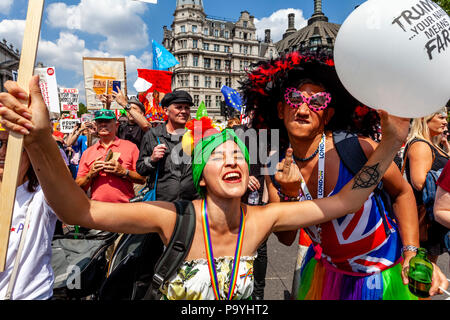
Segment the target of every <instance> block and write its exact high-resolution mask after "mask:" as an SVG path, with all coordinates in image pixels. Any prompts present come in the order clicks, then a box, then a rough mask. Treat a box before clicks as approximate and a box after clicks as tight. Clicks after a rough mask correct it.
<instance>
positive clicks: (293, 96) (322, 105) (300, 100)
mask: <svg viewBox="0 0 450 320" xmlns="http://www.w3.org/2000/svg"><path fill="white" fill-rule="evenodd" d="M284 100H285V101H286V103H287V104H288V105H290V106H291V107H292V108H294V109H298V108H300V107H301V105H302V104H304V103H306V105H307V106H308V107H309V109H311V110H313V111H316V112H317V111H321V110H324V109H326V108H327V107H328V105H329V104H330V102H331V94H329V93H328V92H319V93H316V94H314V95H312V96H311V97H309V98H308V97H305V96H304V95H303V93H302V92H301V91H299V90H297V89H296V88H287V89H286V93H285V95H284Z"/></svg>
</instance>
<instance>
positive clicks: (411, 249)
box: [402, 245, 419, 253]
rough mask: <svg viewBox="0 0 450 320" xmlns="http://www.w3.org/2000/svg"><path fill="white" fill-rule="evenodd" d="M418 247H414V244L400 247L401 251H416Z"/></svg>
mask: <svg viewBox="0 0 450 320" xmlns="http://www.w3.org/2000/svg"><path fill="white" fill-rule="evenodd" d="M418 249H419V248H417V247H415V246H411V245H409V246H403V248H402V253H403V252H405V251H411V252H417V250H418Z"/></svg>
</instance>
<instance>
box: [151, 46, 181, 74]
mask: <svg viewBox="0 0 450 320" xmlns="http://www.w3.org/2000/svg"><path fill="white" fill-rule="evenodd" d="M152 47H153V70H166V71H167V70H168V69H169V68H172V67H173V66H175V65H177V64H179V62H178V60H177V59H176V58H175V57H174V56H173V54H171V53H170V52H169V51H168V50H167V49H166V48H164V46H162V45H160V44H159V43H157V42H156V41H155V40H152Z"/></svg>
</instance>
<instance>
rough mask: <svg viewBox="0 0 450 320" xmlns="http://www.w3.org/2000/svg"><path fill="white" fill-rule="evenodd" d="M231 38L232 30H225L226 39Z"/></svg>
mask: <svg viewBox="0 0 450 320" xmlns="http://www.w3.org/2000/svg"><path fill="white" fill-rule="evenodd" d="M229 38H230V31H228V30H225V39H229Z"/></svg>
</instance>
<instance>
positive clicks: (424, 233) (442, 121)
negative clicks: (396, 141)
mask: <svg viewBox="0 0 450 320" xmlns="http://www.w3.org/2000/svg"><path fill="white" fill-rule="evenodd" d="M445 130H447V109H446V108H442V109H441V110H440V111H438V112H436V113H434V114H432V115H430V116H428V117H424V118H417V119H414V120H413V122H412V125H411V129H410V133H409V135H408V140H407V143H406V148H405V157H406V158H405V173H406V178H407V180H408V182H409V183H410V184H411V186H412V187H413V191H414V196H415V197H416V204H417V206H418V210H419V223H420V225H419V229H420V230H419V231H420V240H421V246H422V247H425V248H426V249H427V250H428V253H429V256H430V259H431V260H432V261H433V262H436V260H437V258H438V256H439V255H440V254H442V253H444V252H445V251H446V250H444V248H445V247H444V244H443V241H442V240H443V236H441V233H442V232H443V230H441V229H442V227H440V225H439V224H437V223H436V222H434V221H430V219H429V217H427V215H426V212H425V206H424V205H423V201H422V192H423V188H424V186H425V181H426V177H427V173H428V172H429V171H430V170H434V171H438V170H440V169H442V168H444V167H445V165H446V163H447V161H448V160H449V155H448V153H447V152H445V151H444V150H443V149H442V148H441V147H440V146H439V141H438V140H439V138H440V137H441V135H442V134H443V133H444V131H445Z"/></svg>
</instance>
